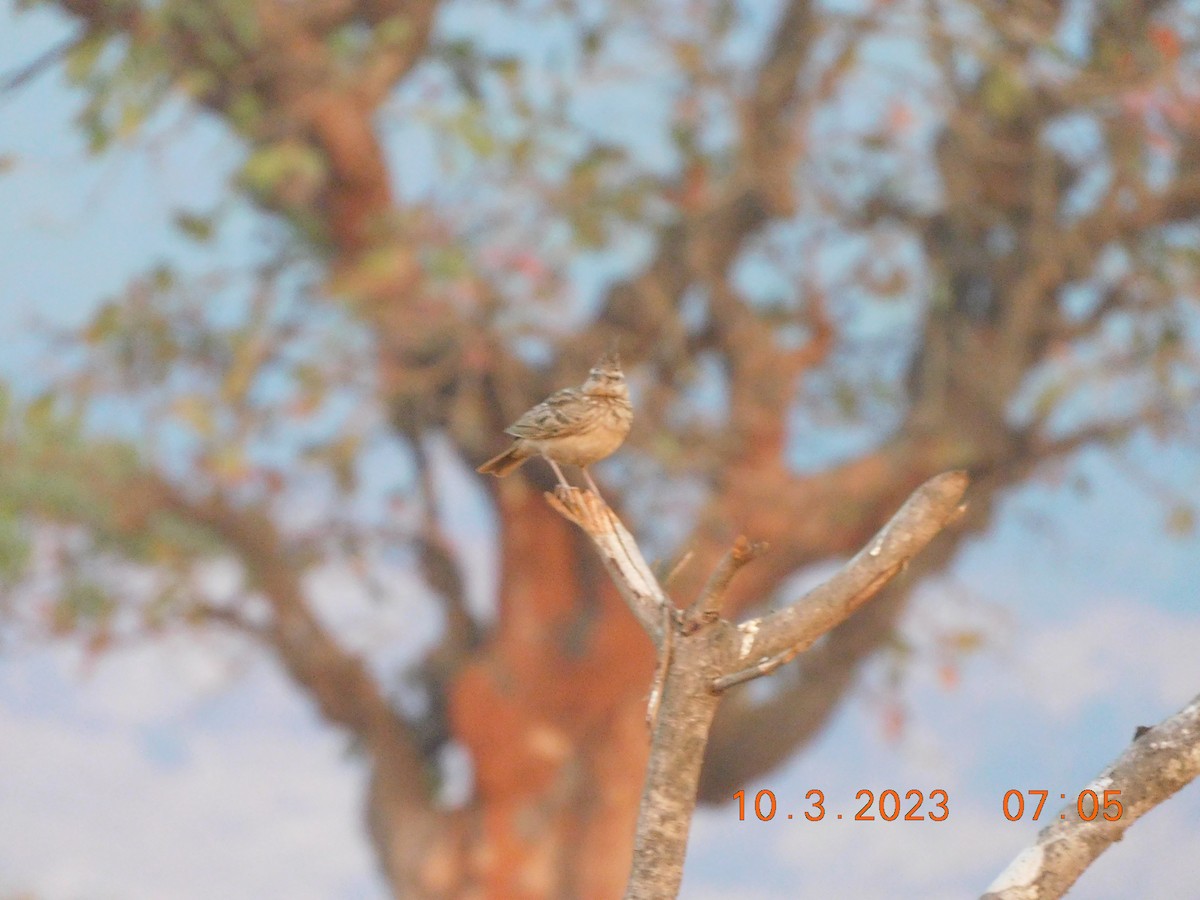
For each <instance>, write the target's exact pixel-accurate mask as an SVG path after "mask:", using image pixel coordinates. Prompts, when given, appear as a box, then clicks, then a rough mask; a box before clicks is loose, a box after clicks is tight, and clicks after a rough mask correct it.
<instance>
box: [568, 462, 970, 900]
mask: <svg viewBox="0 0 1200 900" xmlns="http://www.w3.org/2000/svg"><path fill="white" fill-rule="evenodd" d="M966 487H967V476H966V474H965V473H963V472H947V473H945V474H943V475H939V476H937V477H935V478H932V479H930V480H929V481H927V482H926V483H925V484H923V485H922V486H921V487H919V488H918V489H917V490H916V491H915V492H914V493H913V495H912V496H911V497H910V498H909V499H908V501H907V502H906V503H905V504H904V505H903V506H902V507H901V508H900V510H899V512H897V513H896V514H895V515H894V516H893V517H892V519H891V521H890V522H888V524H887V525H886V526H885V527H884V528H883V530H882V531H880V532H879V534H878V535H876V537H875V538H874V539H873V540H872V541H871V543H870V544H869V545H868V546H867V547H866V548H864V549H863V550H862V551H861V552H860V553H859V554H858V555H857V556H856V557H855V558H854V559H853V560H851V561H850V562H849V563H848V564H847V565H846V566H845V567H844V568H843V569H842V571H841V572H840V573H839V574H838V575H837V576H834V578H833V579H831V580H830V581H829V582H828V583H827V584H826V585H825V586H823V587H822V588H818V589H817V590H815V591H812V592H810V593H809V594H808V595H807V596H806V597H805V598H804V599H803V600H801V601H800V602H798V603H796V604H795V605H794V606H792V607H790V608H789V609H788V610H784V611H782V612H780V613H774V614H772V615H771V616H767V617H765V618H764V619H756V620H754V621H753V622H752V623H747V624H748V625H750V626H751V627H750V628H747V627H746V626H742V627H741V628H740V629H737V628H734V627H733V625H732V624H730V623H729V622H728V621H726V620H724V619H722V618H720V617H719V615H718V614H717V609H718V607H719V604H720V599H721V598H722V597H723V596H724V593H725V589H726V588H727V587H728V585H729V582H730V580H731V579H732V578H733V575H734V574H735V573H736V572H737V571H738V570H739V569H741V568H742V567H743V566H744V565H745V564H746V563H747V562H749V561H750V560H751V559H752V558H753V557H754V556H756V555H757V554H758V553H759V552H761V550H762V547H761V545H754V544H751V543H750V542H749V541H747V540H745V539H744V538H739V540H738V541H737V542H736V543H735V544H734V547H733V549H732V550H730V551H729V553H727V554H726V556H725V558H724V560H723V561H722V562H721V563H720V564H719V565H718V566H717V568H716V571H714V572H713V574H712V576H711V577H710V579H709V582H708V585H707V586H706V588H705V589H704V590H703V591H702V592H701V594H700V596H699V597H698V599H697V600H696V601H695V602H694V603H693V604H692V606H691V607H690V608H689V611H690V612H693V613H699V615H698V617H692V616H685V615H682V614H680V613H679V612H678V611H677V610H676V609H675V608H674V605H673V604H672V603H671V601H670V599H669V598H667V597H666V595H665V594H664V592H663V591H662V588H661V587H660V586H659V585H658V582H657V581H656V580H655V579H654V576H653V575H652V574H651V572H650V568H649V566H647V565H646V563H645V560H644V559H643V558H642V554H641V551H640V550H639V548H638V547H637V545H636V544H635V543H634V542H633V539H632V537H630V535H629V533H628V532H627V531H626V530H625V528H624V526H623V525H621V523H620V521H619V520H618V519H617V516H616V514H615V513H613V512H612V510H610V509H609V508H608V507H607V506H605V505H604V502H603V501H602V500H601V499H600V498H599V497H597V496H596V495H594V494H592V493H590V492H585V491H580V490H578V489H574V488H570V489H561V490H560V491H559V492H558V493H557V495H555V494H546V499H547V500H548V501H549V503H550V505H551V506H552V507H554V509H556V510H557V511H558V512H559V513H561V514H562V515H563V516H565V517H566V518H567V519H569V520H571V521H572V522H574V523H575V524H577V525H578V526H579V527H580V528H581V529H583V531H584V532H585V533H587V535H588V536H589V537H590V538H591V539H592V543H593V544H594V545H595V546H596V548H597V550H599V552H600V556H601V559H602V560H603V561H604V565H605V568H606V569H607V570H608V573H609V575H610V576H611V577H612V579H613V581H614V582H615V583H616V585H617V587H618V589H619V590H620V592H621V594H622V596H623V597H625V599H626V602H627V603H628V604H629V607H630V609H631V610H632V611H633V612H634V614H635V616H637V618H638V620H639V621H640V622H641V623H642V627H643V628H644V629H645V630H646V631H647V633H649V634H650V635H651V636H652V637H653V638H654V639H655V643H656V645H657V646H658V647H659V670H658V672H656V675H655V684H654V688H653V691H652V700H651V709H652V713H653V715H652V728H653V734H652V738H651V749H650V760H649V765H648V768H647V772H646V782H645V787H644V789H643V791H642V801H641V808H640V810H639V813H638V824H637V832H636V836H635V842H634V852H633V866H632V871H631V873H630V877H629V883H628V886H627V888H626V894H625V896H626V897H627V898H638V900H642V898H670V897H675V896H676V895H677V893H678V890H679V884H680V882H681V880H682V877H683V860H684V855H685V852H686V849H687V837H688V831H689V829H690V827H691V820H692V814H693V813H694V811H695V807H696V796H697V786H698V784H699V780H700V769H701V765H702V763H703V760H704V748H705V746H706V744H707V743H708V736H709V732H710V730H711V728H712V721H713V717H714V716H715V715H716V711H717V706H718V704H719V702H720V689H721V688H722V686H723V685H722V684H721V681H722V679H726V680H729V682H730V683H731V684H732V683H738V682H740V681H744V680H748V679H749V678H752V677H757V676H758V675H762V674H766V673H767V672H769V671H772V670H773V669H774V668H776V667H777V666H778V665H782V663H783V662H785V661H786V660H787V659H791V658H792V657H794V656H795V655H796V654H797V653H799V652H800V651H801V650H802V649H804V648H805V647H807V646H809V645H810V644H811V643H812V642H813V641H815V640H816V638H817V637H818V636H819V635H820V633H822V631H827V630H828V629H830V628H832V627H833V626H834V625H836V624H837V623H838V622H840V621H842V620H843V619H844V618H846V616H848V615H849V614H850V613H851V612H852V611H853V610H854V608H855V607H856V606H858V605H859V604H860V603H862V602H863V601H865V600H866V599H867V598H868V597H870V596H871V595H872V594H873V593H874V592H875V590H876V589H877V588H878V586H879V585H881V584H882V583H883V582H884V581H886V580H887V579H888V578H890V577H891V575H892V574H894V573H895V572H896V571H899V569H900V568H902V567H903V566H904V565H905V564H906V563H907V562H908V560H909V559H911V558H912V557H913V555H914V554H916V553H917V552H918V551H919V550H920V549H921V548H923V547H924V546H925V545H926V544H927V543H928V542H929V540H930V539H932V537H933V536H934V535H935V534H936V533H937V532H938V531H939V530H941V528H942V527H943V526H945V525H946V524H947V523H948V522H950V521H951V520H952V519H953V518H954V517H955V516H956V514H957V513H958V511H959V509H960V507H959V501H960V500H961V499H962V495H963V492H964V491H965V490H966ZM796 610H801V611H802V612H801V613H800V614H796V612H795V611H796ZM752 648H758V649H759V651H760V653H759V654H758V656H759V657H761V658H759V659H757V661H755V662H751V663H750V664H749V665H747V660H748V659H755V657H754V656H752V655H751V652H750V651H751V649H752ZM767 648H771V649H769V650H768V649H767ZM714 674H715V675H716V676H717V678H716V682H715V683H714ZM726 686H727V685H726Z"/></svg>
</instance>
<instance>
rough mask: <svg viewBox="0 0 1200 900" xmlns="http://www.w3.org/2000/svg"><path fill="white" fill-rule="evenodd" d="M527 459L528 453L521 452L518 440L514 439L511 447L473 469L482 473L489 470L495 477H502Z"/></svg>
mask: <svg viewBox="0 0 1200 900" xmlns="http://www.w3.org/2000/svg"><path fill="white" fill-rule="evenodd" d="M527 459H529V454H528V453H522V452H521V445H520V442H518V441H514V442H513V445H512V446H511V447H509V448H508V449H507V450H505V451H504V452H503V453H501V454H500V455H499V456H493V457H492V458H491V459H489V460H488V461H487V462H485V463H484V464H483V465H482V466H480V467H479V468H478V469H476V470H475V471H476V472H481V473H483V474H487V473H489V472H490V473H491V474H493V475H495V476H496V477H497V478H503V477H504V476H505V475H507V474H509V473H510V472H512V471H514V470H515V469H516V468H517V467H518V466H520V465H521V463H523V462H525V460H527Z"/></svg>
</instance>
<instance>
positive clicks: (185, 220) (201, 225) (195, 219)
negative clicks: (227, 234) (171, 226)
mask: <svg viewBox="0 0 1200 900" xmlns="http://www.w3.org/2000/svg"><path fill="white" fill-rule="evenodd" d="M175 227H176V228H178V229H179V230H180V231H182V232H183V233H184V234H186V235H187V236H188V237H190V238H191V239H192V240H194V241H198V242H199V243H206V242H208V241H210V240H212V236H213V233H214V232H215V231H216V226H215V222H214V220H213V217H212V216H204V215H200V214H199V213H190V212H177V213H176V214H175Z"/></svg>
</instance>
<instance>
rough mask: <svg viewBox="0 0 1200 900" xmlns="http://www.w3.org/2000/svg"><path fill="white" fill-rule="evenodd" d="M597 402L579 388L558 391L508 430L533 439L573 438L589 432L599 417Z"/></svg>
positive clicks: (517, 435)
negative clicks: (575, 435)
mask: <svg viewBox="0 0 1200 900" xmlns="http://www.w3.org/2000/svg"><path fill="white" fill-rule="evenodd" d="M599 413H600V411H599V409H597V406H596V404H595V403H592V402H591V401H590V399H589V398H588V397H587V396H586V395H585V394H584V393H583V392H582V391H581V390H579V389H578V388H563V389H562V390H561V391H555V392H554V393H553V394H551V395H550V396H549V397H547V398H546V399H545V400H543V401H542V402H541V403H539V404H538V405H537V406H535V407H533V408H532V409H531V410H529V411H528V412H527V413H525V415H523V416H521V418H519V419H517V421H515V422H513V423H512V424H511V425H509V426H508V427H507V428H506V429H504V430H505V431H506V432H507V433H508V434H511V435H512V436H513V437H519V438H528V439H530V440H535V441H537V440H545V439H547V438H556V437H570V436H571V435H573V434H579V433H580V432H581V431H586V430H587V429H589V428H591V427H592V425H593V424H595V421H596V418H597V417H598V416H599Z"/></svg>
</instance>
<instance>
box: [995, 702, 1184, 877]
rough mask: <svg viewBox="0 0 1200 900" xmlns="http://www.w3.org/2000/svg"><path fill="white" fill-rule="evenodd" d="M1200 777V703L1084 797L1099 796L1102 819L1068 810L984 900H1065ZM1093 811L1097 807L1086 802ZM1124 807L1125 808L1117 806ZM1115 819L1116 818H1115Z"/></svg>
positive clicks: (1144, 740) (1147, 735) (1129, 754)
mask: <svg viewBox="0 0 1200 900" xmlns="http://www.w3.org/2000/svg"><path fill="white" fill-rule="evenodd" d="M1197 775H1200V696H1197V697H1195V698H1194V699H1193V700H1192V702H1191V703H1189V704H1188V705H1187V706H1185V707H1184V708H1183V709H1181V710H1180V711H1179V712H1177V713H1176V714H1175V715H1173V716H1171V717H1170V718H1169V719H1166V720H1165V721H1163V722H1162V723H1160V724H1159V725H1157V726H1155V727H1154V728H1151V729H1150V730H1149V731H1146V732H1144V733H1142V734H1141V735H1140V736H1138V737H1136V738H1135V740H1134V742H1133V743H1132V744H1131V745H1130V746H1129V748H1128V749H1127V750H1126V751H1125V752H1124V753H1122V754H1121V756H1120V758H1118V759H1117V761H1116V762H1114V763H1113V764H1112V765H1111V766H1109V767H1108V768H1107V769H1105V770H1104V771H1103V772H1101V773H1100V775H1099V776H1098V777H1097V778H1096V779H1095V780H1094V781H1092V782H1091V783H1090V784H1088V785H1087V786H1086V787H1085V788H1084V790H1091V791H1095V793H1096V797H1097V802H1096V806H1097V815H1096V816H1095V817H1094V818H1093V819H1092V820H1091V821H1090V822H1089V821H1084V820H1083V819H1081V818H1080V817H1079V804H1078V803H1076V802H1071V803H1068V804H1067V805H1066V806H1065V807H1064V808H1063V809H1062V810H1061V811H1060V815H1061V816H1062V818H1059V819H1055V818H1054V816H1050V820H1051V822H1052V823H1053V824H1051V825H1049V826H1047V827H1046V828H1043V829H1042V830H1041V832H1039V833H1038V836H1037V840H1036V841H1034V843H1033V845H1032V846H1030V847H1027V848H1026V849H1025V850H1022V851H1021V853H1020V854H1019V855H1018V856H1017V858H1016V859H1014V860H1013V861H1012V862H1011V863H1010V864H1009V866H1008V868H1007V869H1005V870H1004V871H1003V872H1002V873H1001V874H1000V876H999V877H998V878H997V879H996V880H995V881H994V882H992V884H991V886H989V887H988V889H987V892H986V893H985V894H984V895H983V900H1053V898H1055V897H1061V896H1063V895H1064V894H1065V893H1066V892H1067V890H1068V889H1069V888H1070V887H1071V885H1073V884H1074V883H1075V881H1076V880H1077V879H1078V878H1079V876H1080V875H1082V874H1083V872H1084V870H1085V869H1087V867H1088V866H1090V865H1091V864H1092V862H1093V861H1094V860H1095V859H1096V857H1098V856H1099V855H1100V854H1101V853H1103V852H1104V851H1105V850H1107V849H1108V848H1109V847H1110V846H1111V845H1112V844H1114V843H1116V842H1117V841H1119V840H1121V838H1122V836H1123V835H1124V834H1125V830H1126V829H1127V828H1129V826H1130V825H1132V824H1133V823H1134V822H1136V821H1137V820H1138V819H1139V818H1141V816H1143V815H1145V814H1146V813H1147V812H1149V811H1150V810H1151V809H1153V808H1154V807H1155V806H1157V805H1158V804H1160V803H1162V802H1163V801H1164V800H1166V799H1167V798H1168V797H1170V796H1171V795H1172V794H1174V793H1175V792H1176V791H1178V790H1179V789H1180V788H1182V787H1184V786H1185V785H1186V784H1188V783H1189V782H1190V781H1192V780H1193V779H1194V778H1196V776H1197ZM1084 803H1085V804H1088V805H1087V806H1086V808H1087V809H1089V810H1090V809H1091V806H1090V800H1086V801H1084ZM1117 804H1119V806H1118V805H1117ZM1109 817H1111V818H1109Z"/></svg>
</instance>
